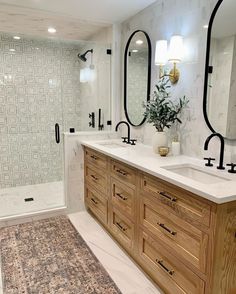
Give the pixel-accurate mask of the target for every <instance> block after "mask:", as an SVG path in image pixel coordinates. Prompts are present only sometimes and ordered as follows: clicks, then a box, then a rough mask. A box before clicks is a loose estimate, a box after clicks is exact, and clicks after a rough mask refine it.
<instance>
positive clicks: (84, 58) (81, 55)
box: [78, 49, 93, 62]
mask: <svg viewBox="0 0 236 294" xmlns="http://www.w3.org/2000/svg"><path fill="white" fill-rule="evenodd" d="M89 52H90V53H93V49H90V50H87V51H86V52H85V53H84V54H80V53H79V54H78V57H79V59H80V60H81V61H83V62H86V61H87V58H86V55H87V54H88V53H89Z"/></svg>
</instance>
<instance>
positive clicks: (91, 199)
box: [85, 186, 107, 225]
mask: <svg viewBox="0 0 236 294" xmlns="http://www.w3.org/2000/svg"><path fill="white" fill-rule="evenodd" d="M85 203H86V205H87V206H88V207H89V209H90V210H91V211H92V212H93V213H94V214H95V216H96V217H97V218H98V219H99V220H100V221H101V222H102V223H103V224H105V225H107V199H106V198H105V197H104V196H103V195H101V194H100V193H99V192H98V191H96V190H95V189H93V188H92V187H90V186H87V187H86V189H85Z"/></svg>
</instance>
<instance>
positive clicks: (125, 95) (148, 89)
mask: <svg viewBox="0 0 236 294" xmlns="http://www.w3.org/2000/svg"><path fill="white" fill-rule="evenodd" d="M138 32H142V33H144V35H145V37H146V39H147V43H148V78H147V101H149V100H150V89H151V61H152V45H151V40H150V38H149V35H148V34H147V33H146V32H145V31H142V30H136V31H134V32H133V33H132V35H131V36H130V37H129V39H128V42H127V44H126V47H125V56H124V111H125V117H126V119H127V121H128V123H129V124H130V125H131V126H133V127H140V126H141V125H143V124H144V122H145V121H146V118H145V117H144V118H143V120H142V121H141V123H140V124H139V125H135V124H133V123H132V122H131V121H130V118H129V115H128V111H127V62H128V50H129V45H130V43H131V40H132V38H133V36H134V35H135V34H136V33H138Z"/></svg>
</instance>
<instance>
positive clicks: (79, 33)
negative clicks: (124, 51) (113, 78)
mask: <svg viewBox="0 0 236 294" xmlns="http://www.w3.org/2000/svg"><path fill="white" fill-rule="evenodd" d="M153 2H155V0H0V31H1V32H8V33H12V34H16V33H19V34H26V35H32V36H39V37H48V36H49V34H48V32H47V28H48V27H49V26H52V27H55V28H56V29H57V33H56V35H55V37H57V38H61V39H72V40H88V39H90V36H92V35H94V34H96V33H97V32H98V31H100V30H101V29H103V28H106V27H109V26H111V25H112V24H113V23H116V22H122V21H123V20H125V19H127V18H129V17H131V16H133V15H135V14H136V13H138V12H139V11H141V10H142V9H144V8H145V7H147V6H148V5H150V4H151V3H153Z"/></svg>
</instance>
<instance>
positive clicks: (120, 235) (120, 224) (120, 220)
mask: <svg viewBox="0 0 236 294" xmlns="http://www.w3.org/2000/svg"><path fill="white" fill-rule="evenodd" d="M110 228H111V231H112V234H114V236H115V238H116V240H117V241H119V242H120V244H121V245H122V246H124V247H125V248H126V249H127V250H131V249H132V248H133V244H134V224H133V223H132V222H131V221H130V220H129V219H127V218H126V217H125V216H124V215H122V214H121V213H120V212H119V211H118V210H117V209H116V208H114V207H112V209H111V222H110Z"/></svg>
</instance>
